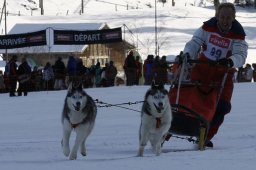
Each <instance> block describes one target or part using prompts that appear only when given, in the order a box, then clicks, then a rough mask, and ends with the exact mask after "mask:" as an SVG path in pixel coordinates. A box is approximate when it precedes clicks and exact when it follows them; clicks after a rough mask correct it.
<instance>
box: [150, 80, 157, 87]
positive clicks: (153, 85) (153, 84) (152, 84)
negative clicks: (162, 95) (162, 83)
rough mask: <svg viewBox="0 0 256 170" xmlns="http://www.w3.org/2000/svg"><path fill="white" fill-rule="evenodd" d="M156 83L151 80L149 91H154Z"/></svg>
mask: <svg viewBox="0 0 256 170" xmlns="http://www.w3.org/2000/svg"><path fill="white" fill-rule="evenodd" d="M156 87H157V86H156V82H155V80H153V81H152V83H151V89H156Z"/></svg>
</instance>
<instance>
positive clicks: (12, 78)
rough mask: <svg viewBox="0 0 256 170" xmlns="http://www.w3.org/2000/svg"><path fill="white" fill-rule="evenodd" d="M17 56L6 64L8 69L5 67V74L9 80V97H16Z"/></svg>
mask: <svg viewBox="0 0 256 170" xmlns="http://www.w3.org/2000/svg"><path fill="white" fill-rule="evenodd" d="M16 61H17V56H16V55H13V56H12V58H11V60H10V61H9V63H8V64H7V65H8V67H6V70H5V71H6V72H7V73H6V74H7V77H8V80H9V85H10V86H9V90H10V92H9V93H10V94H9V95H10V97H13V96H16V95H15V92H16V88H17V64H16Z"/></svg>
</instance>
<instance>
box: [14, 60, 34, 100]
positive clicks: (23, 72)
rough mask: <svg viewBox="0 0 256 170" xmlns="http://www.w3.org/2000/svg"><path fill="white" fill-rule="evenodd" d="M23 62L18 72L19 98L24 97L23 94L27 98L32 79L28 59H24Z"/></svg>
mask: <svg viewBox="0 0 256 170" xmlns="http://www.w3.org/2000/svg"><path fill="white" fill-rule="evenodd" d="M21 62H22V63H21V64H20V65H19V67H18V72H17V73H18V81H19V88H18V96H22V93H23V94H24V96H27V95H28V90H29V85H30V78H31V67H30V66H29V65H28V63H27V61H26V58H22V61H21Z"/></svg>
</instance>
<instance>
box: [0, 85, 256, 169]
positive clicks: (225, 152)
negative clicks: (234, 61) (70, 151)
mask: <svg viewBox="0 0 256 170" xmlns="http://www.w3.org/2000/svg"><path fill="white" fill-rule="evenodd" d="M148 88H149V87H148V86H132V87H126V86H120V87H110V88H91V89H85V90H86V91H87V93H88V94H89V95H91V96H92V97H93V98H94V99H98V100H100V101H103V102H106V103H110V104H118V103H126V102H135V101H142V100H143V98H144V94H145V92H146V90H147V89H148ZM166 88H167V89H168V88H169V86H166ZM254 91H256V84H254V83H239V84H235V90H234V95H233V99H232V104H233V108H232V111H231V113H230V114H229V115H228V116H226V119H225V122H224V124H223V126H222V127H221V128H220V131H219V133H218V134H217V135H216V136H215V138H214V139H213V143H214V148H213V149H207V150H205V151H194V149H195V145H194V144H193V143H189V142H188V141H186V140H182V139H177V138H172V139H171V140H170V141H169V142H166V143H165V144H164V147H163V153H162V154H161V155H160V156H158V157H157V156H155V155H154V154H153V153H152V152H151V148H150V146H149V145H148V146H147V147H146V150H145V157H136V154H137V149H138V129H139V125H140V113H139V112H136V111H132V110H127V109H122V108H118V107H98V115H97V118H96V124H95V128H94V130H93V132H92V134H91V135H90V136H89V138H88V140H87V156H86V157H82V156H81V155H78V159H77V160H74V161H70V160H68V158H66V157H65V156H64V155H63V154H62V150H61V144H60V141H61V138H62V127H61V112H62V107H63V103H64V97H65V95H66V91H65V90H63V91H49V92H47V91H44V92H31V93H29V94H28V96H27V97H24V96H22V97H12V98H10V97H9V96H8V94H0V101H1V102H0V108H1V111H0V115H1V119H0V129H1V130H0V164H1V169H3V170H17V169H18V170H35V169H36V170H46V169H48V170H51V169H52V170H56V169H61V170H70V169H72V170H84V169H90V170H102V169H114V170H115V169H116V170H119V169H122V170H135V169H139V170H156V169H161V170H169V169H180V170H186V169H190V170H199V169H200V170H216V169H221V170H227V169H232V170H241V169H244V170H254V169H255V161H256V143H255V139H256V133H255V132H256V125H255V120H256V114H255V108H254V104H255V100H256V97H255V95H252V93H253V92H254ZM124 106H125V107H128V108H131V109H135V110H138V111H140V109H141V104H136V105H130V106H129V105H124ZM74 137H75V136H74V135H72V137H71V145H72V144H73V142H74Z"/></svg>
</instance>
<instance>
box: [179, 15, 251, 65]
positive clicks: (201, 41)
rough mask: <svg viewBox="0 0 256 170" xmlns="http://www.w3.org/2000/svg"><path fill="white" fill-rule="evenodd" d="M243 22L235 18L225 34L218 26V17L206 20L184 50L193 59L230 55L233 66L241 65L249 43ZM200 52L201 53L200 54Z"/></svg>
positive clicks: (218, 57)
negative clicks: (246, 39)
mask: <svg viewBox="0 0 256 170" xmlns="http://www.w3.org/2000/svg"><path fill="white" fill-rule="evenodd" d="M245 36H246V35H245V32H244V29H243V27H242V26H241V24H240V23H239V22H238V21H237V20H235V21H234V22H233V24H232V28H231V29H230V31H229V33H227V34H225V35H223V34H222V33H221V32H220V31H219V29H218V27H217V19H216V17H214V18H211V19H210V20H208V21H206V22H204V24H203V26H202V27H200V28H199V29H198V30H197V31H196V32H195V33H194V35H193V37H192V39H191V40H190V41H189V42H187V43H186V45H185V48H184V50H183V52H184V53H189V54H190V56H191V58H192V59H196V58H198V57H206V58H207V59H209V60H213V61H216V60H219V59H222V58H225V57H226V58H228V57H230V58H231V59H232V61H233V63H234V66H233V67H241V66H243V65H244V63H245V60H246V58H247V50H248V44H247V43H246V41H245ZM198 54H199V55H198Z"/></svg>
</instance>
